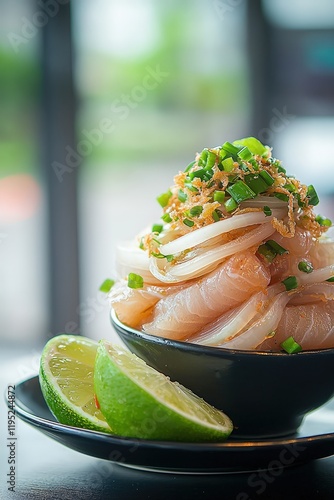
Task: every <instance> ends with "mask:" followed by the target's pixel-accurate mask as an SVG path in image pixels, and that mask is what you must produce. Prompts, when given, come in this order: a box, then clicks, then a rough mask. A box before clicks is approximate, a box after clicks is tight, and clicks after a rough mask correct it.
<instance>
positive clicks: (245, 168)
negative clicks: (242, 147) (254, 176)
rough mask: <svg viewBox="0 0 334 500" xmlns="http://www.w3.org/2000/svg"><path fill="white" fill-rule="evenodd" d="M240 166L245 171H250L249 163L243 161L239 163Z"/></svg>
mask: <svg viewBox="0 0 334 500" xmlns="http://www.w3.org/2000/svg"><path fill="white" fill-rule="evenodd" d="M239 166H240V168H241V170H243V171H244V172H249V168H248V165H246V163H244V162H241V163H239Z"/></svg>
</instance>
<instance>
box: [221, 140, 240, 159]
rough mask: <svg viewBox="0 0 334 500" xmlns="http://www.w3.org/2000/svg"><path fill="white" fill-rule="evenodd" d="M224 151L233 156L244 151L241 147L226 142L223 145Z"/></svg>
mask: <svg viewBox="0 0 334 500" xmlns="http://www.w3.org/2000/svg"><path fill="white" fill-rule="evenodd" d="M222 149H223V150H224V151H226V153H229V154H231V155H232V156H237V154H238V152H239V151H240V149H242V148H241V147H240V146H234V145H233V144H231V143H230V142H225V143H224V144H223V145H222Z"/></svg>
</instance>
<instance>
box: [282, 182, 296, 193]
mask: <svg viewBox="0 0 334 500" xmlns="http://www.w3.org/2000/svg"><path fill="white" fill-rule="evenodd" d="M284 188H285V189H287V190H288V191H289V192H290V193H295V192H296V186H294V184H291V183H290V184H285V186H284Z"/></svg>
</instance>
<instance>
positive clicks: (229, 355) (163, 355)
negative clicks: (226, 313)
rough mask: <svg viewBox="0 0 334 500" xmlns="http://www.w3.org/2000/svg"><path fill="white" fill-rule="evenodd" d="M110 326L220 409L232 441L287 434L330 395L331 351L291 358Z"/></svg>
mask: <svg viewBox="0 0 334 500" xmlns="http://www.w3.org/2000/svg"><path fill="white" fill-rule="evenodd" d="M111 321H112V324H113V326H114V328H115V330H116V332H117V334H118V335H119V337H120V338H121V339H122V341H123V342H124V343H125V344H126V345H127V347H128V348H129V349H130V350H131V351H132V352H134V353H135V354H137V355H138V356H139V357H140V358H142V359H144V360H145V361H146V362H147V363H148V364H149V365H151V366H152V367H153V368H155V369H157V370H159V371H160V372H162V373H164V374H165V375H168V376H169V377H170V378H171V379H172V380H176V381H178V382H180V383H181V384H183V385H184V386H186V387H188V388H189V389H191V390H192V391H193V392H194V393H196V394H198V395H199V396H201V397H202V398H203V399H205V400H206V401H207V402H208V403H210V404H212V405H213V406H215V407H216V408H219V409H221V410H223V411H224V412H225V413H227V415H228V416H229V417H230V418H231V419H232V421H233V423H234V425H235V430H234V431H233V436H234V437H236V438H237V437H240V438H246V439H252V438H273V437H274V438H275V437H276V438H277V437H283V436H289V435H293V434H294V433H295V432H296V431H297V429H298V428H299V427H300V425H301V423H302V421H303V418H304V416H305V415H306V414H307V413H308V412H310V411H312V410H314V409H316V408H319V407H320V406H321V405H323V404H324V403H326V402H327V401H328V400H330V399H331V398H332V397H333V396H334V349H325V350H322V351H305V352H300V353H297V354H286V353H269V352H249V351H236V350H230V349H221V348H215V347H204V346H199V345H196V344H191V343H189V342H177V341H172V340H168V339H164V338H161V337H155V336H153V335H148V334H145V333H142V332H139V331H137V330H134V329H132V328H130V327H127V326H125V325H123V324H122V323H121V322H120V321H119V320H118V319H117V317H116V315H115V314H114V313H112V314H111Z"/></svg>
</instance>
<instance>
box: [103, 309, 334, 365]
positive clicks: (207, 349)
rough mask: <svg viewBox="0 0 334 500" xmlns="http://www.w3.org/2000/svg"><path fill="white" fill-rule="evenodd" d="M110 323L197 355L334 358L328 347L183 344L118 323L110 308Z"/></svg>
mask: <svg viewBox="0 0 334 500" xmlns="http://www.w3.org/2000/svg"><path fill="white" fill-rule="evenodd" d="M110 318H111V323H112V324H113V325H115V326H116V328H120V329H122V330H123V331H125V333H126V334H132V335H135V336H137V337H140V338H143V339H144V340H147V341H150V342H152V341H153V343H155V344H160V345H167V346H172V347H175V348H179V349H182V350H184V349H186V350H188V351H192V352H195V353H197V354H200V353H201V354H204V353H205V354H208V355H211V356H212V355H214V354H217V353H219V352H221V353H222V354H224V355H229V354H230V355H234V356H236V355H238V356H244V357H245V356H258V357H275V358H284V359H293V358H295V359H296V357H299V358H301V357H313V356H317V357H318V356H319V355H321V356H334V348H332V347H328V348H325V349H312V350H311V349H310V350H307V351H300V352H297V353H293V354H289V353H287V352H284V351H247V350H241V349H240V350H239V349H225V348H224V347H216V346H206V345H202V344H194V343H192V342H188V341H187V342H185V341H179V340H173V339H168V338H166V337H159V336H157V335H153V334H151V333H145V332H143V331H141V330H137V329H136V328H133V327H131V326H128V325H126V324H124V323H122V322H121V321H120V319H119V318H118V316H117V314H116V311H115V309H113V308H112V307H111V311H110Z"/></svg>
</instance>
